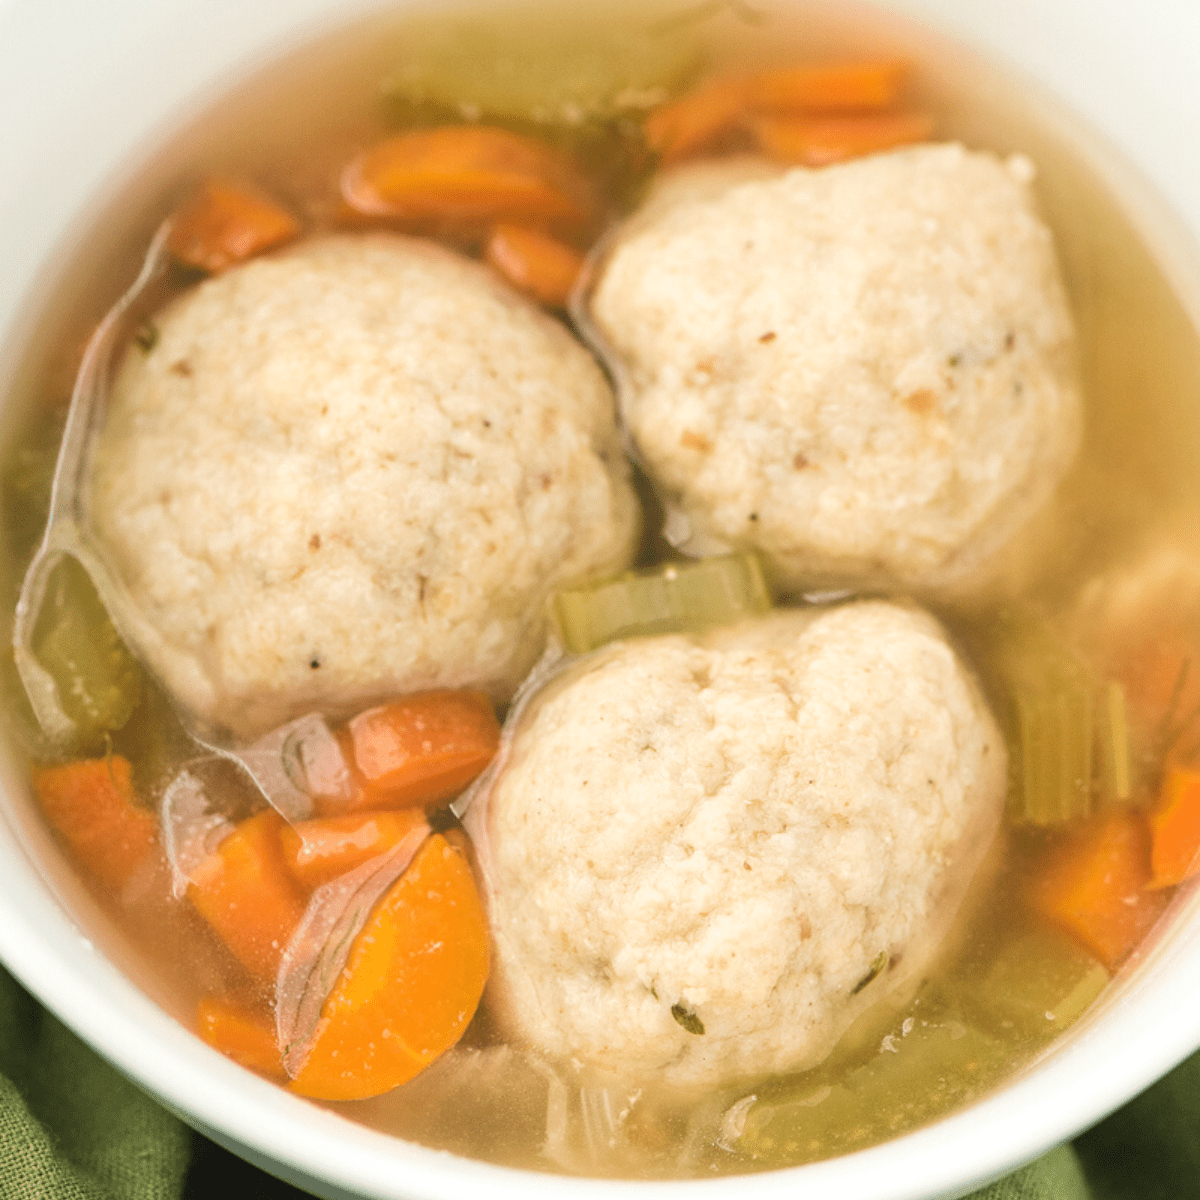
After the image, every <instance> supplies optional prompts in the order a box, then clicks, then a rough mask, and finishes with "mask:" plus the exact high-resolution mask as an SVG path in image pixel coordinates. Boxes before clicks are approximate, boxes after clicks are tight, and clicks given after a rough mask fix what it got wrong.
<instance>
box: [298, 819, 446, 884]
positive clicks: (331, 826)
mask: <svg viewBox="0 0 1200 1200" xmlns="http://www.w3.org/2000/svg"><path fill="white" fill-rule="evenodd" d="M422 830H423V831H424V832H425V833H426V834H427V833H428V832H429V825H428V824H427V823H426V821H425V814H424V813H423V812H422V811H421V810H420V809H402V810H400V811H399V812H366V813H354V814H351V815H349V816H345V817H325V818H323V819H317V820H314V821H299V822H297V823H296V824H295V825H285V826H284V828H283V830H282V831H281V835H280V836H281V837H282V840H283V858H284V861H285V862H286V863H287V865H288V869H289V870H290V871H291V873H292V875H293V877H294V878H295V880H296V882H297V883H299V884H300V886H301V887H302V888H304V890H305V891H306V892H312V891H315V890H316V889H317V888H319V887H320V886H321V885H322V884H323V883H329V882H330V881H331V880H333V879H336V878H337V877H338V876H339V875H344V874H345V873H346V872H347V871H353V870H354V868H355V867H359V866H362V864H363V863H365V862H369V861H370V860H371V859H373V858H377V857H378V856H379V855H381V854H386V853H387V851H389V850H391V849H392V848H393V847H394V846H398V845H399V844H400V843H401V842H402V841H403V840H404V839H405V838H407V837H411V836H414V835H416V834H417V831H422Z"/></svg>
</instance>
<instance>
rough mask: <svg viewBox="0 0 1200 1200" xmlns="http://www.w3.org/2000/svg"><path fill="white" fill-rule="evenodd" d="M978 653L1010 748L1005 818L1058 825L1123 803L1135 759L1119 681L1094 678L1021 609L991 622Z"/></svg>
mask: <svg viewBox="0 0 1200 1200" xmlns="http://www.w3.org/2000/svg"><path fill="white" fill-rule="evenodd" d="M984 657H985V659H986V660H987V661H988V662H989V663H990V666H991V668H992V671H993V673H994V675H995V676H996V678H997V680H998V682H999V684H1000V687H1001V693H1002V694H1001V713H1002V716H1003V717H1004V719H1005V723H1006V725H1007V727H1008V734H1009V741H1010V745H1011V748H1012V755H1011V758H1010V776H1011V778H1010V787H1009V817H1010V819H1011V820H1012V821H1013V822H1014V823H1016V824H1027V825H1037V826H1043V827H1045V826H1055V825H1064V824H1067V823H1069V822H1071V821H1075V820H1079V819H1082V818H1084V817H1087V816H1089V815H1090V814H1091V813H1092V812H1093V811H1094V809H1095V808H1096V806H1097V805H1098V804H1099V805H1113V804H1125V803H1127V802H1129V800H1130V799H1131V798H1132V796H1133V793H1134V788H1135V783H1136V780H1135V778H1134V765H1133V764H1134V761H1135V760H1134V755H1133V751H1132V749H1131V744H1130V738H1131V733H1130V724H1129V720H1128V717H1127V714H1126V708H1125V693H1124V689H1123V688H1122V687H1121V685H1120V684H1119V683H1117V682H1115V681H1111V680H1108V681H1101V680H1100V679H1099V678H1098V677H1097V676H1096V674H1095V672H1094V671H1093V670H1092V668H1091V667H1090V665H1089V664H1088V663H1087V662H1086V660H1085V659H1084V658H1083V657H1082V656H1081V655H1080V654H1079V653H1078V652H1077V651H1076V650H1075V649H1074V647H1073V646H1072V645H1071V644H1070V643H1069V642H1068V640H1067V639H1066V638H1065V637H1064V636H1063V635H1062V634H1061V633H1060V632H1059V631H1058V630H1057V629H1056V628H1055V626H1054V625H1053V624H1052V622H1050V621H1049V620H1048V619H1046V618H1045V617H1042V616H1040V615H1037V614H1035V613H1031V612H1028V611H1021V610H1019V611H1016V612H1009V613H1007V614H1005V616H1004V617H1003V618H1001V620H999V621H998V622H997V623H996V625H995V626H994V627H993V628H992V630H991V631H990V637H989V641H988V646H987V649H986V651H985V655H984Z"/></svg>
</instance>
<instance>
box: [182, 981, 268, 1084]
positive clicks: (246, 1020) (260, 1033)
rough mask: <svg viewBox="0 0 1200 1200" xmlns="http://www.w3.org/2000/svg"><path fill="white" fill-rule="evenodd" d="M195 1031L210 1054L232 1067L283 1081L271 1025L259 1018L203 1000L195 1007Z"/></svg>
mask: <svg viewBox="0 0 1200 1200" xmlns="http://www.w3.org/2000/svg"><path fill="white" fill-rule="evenodd" d="M196 1028H197V1030H198V1031H199V1033H200V1036H201V1037H202V1038H203V1039H204V1040H205V1041H206V1042H207V1043H208V1044H209V1045H210V1046H212V1047H213V1049H214V1050H220V1052H221V1053H222V1054H224V1055H225V1056H226V1057H228V1058H232V1059H233V1061H234V1062H235V1063H240V1064H241V1065H242V1066H243V1067H247V1068H249V1069H250V1070H251V1071H257V1072H258V1073H259V1074H260V1075H268V1076H270V1077H271V1078H273V1079H281V1080H282V1079H286V1078H287V1072H286V1071H284V1069H283V1056H282V1055H281V1054H280V1053H279V1044H278V1042H277V1040H276V1037H275V1023H274V1021H271V1020H269V1019H268V1018H267V1017H266V1016H264V1015H263V1014H260V1013H257V1012H255V1011H253V1010H252V1009H247V1008H243V1007H241V1006H240V1005H237V1004H230V1003H229V1001H227V1000H222V999H220V997H218V996H205V997H204V998H203V999H202V1000H201V1001H200V1003H199V1004H198V1005H197V1006H196Z"/></svg>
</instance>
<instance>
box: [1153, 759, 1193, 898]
mask: <svg viewBox="0 0 1200 1200" xmlns="http://www.w3.org/2000/svg"><path fill="white" fill-rule="evenodd" d="M1150 840H1151V849H1150V865H1151V868H1152V869H1153V872H1154V879H1153V882H1152V883H1151V885H1150V886H1151V887H1173V886H1174V885H1175V884H1177V883H1182V882H1183V881H1184V880H1185V879H1190V878H1191V877H1192V876H1193V875H1195V874H1197V873H1198V872H1200V770H1197V769H1195V768H1194V767H1178V766H1177V767H1171V768H1170V769H1169V770H1168V771H1167V776H1166V778H1165V779H1164V780H1163V786H1162V794H1161V797H1160V799H1159V803H1158V805H1157V806H1156V807H1155V809H1154V811H1153V812H1152V813H1151V814H1150Z"/></svg>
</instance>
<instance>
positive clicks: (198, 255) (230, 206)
mask: <svg viewBox="0 0 1200 1200" xmlns="http://www.w3.org/2000/svg"><path fill="white" fill-rule="evenodd" d="M299 232H300V223H299V222H298V221H297V220H296V218H295V217H293V216H292V214H291V213H289V212H288V211H287V209H285V208H281V207H280V206H279V205H278V204H276V203H275V201H274V200H271V199H270V198H268V197H267V196H264V195H263V194H262V193H261V192H259V191H257V190H256V189H254V188H250V187H247V186H246V185H245V184H240V183H232V182H230V181H228V180H225V179H210V180H209V181H208V182H207V183H206V184H205V185H204V186H203V187H202V188H200V190H199V191H197V192H196V194H195V195H194V196H192V198H191V199H190V200H189V201H188V202H187V203H186V204H185V205H184V206H183V207H182V208H181V209H180V210H179V211H178V212H177V213H176V214H175V219H174V221H173V222H172V223H171V232H170V234H169V236H168V238H167V247H168V249H169V250H170V251H171V253H172V254H173V255H174V256H175V258H177V259H178V260H179V261H180V262H182V263H185V264H187V265H188V266H191V267H199V268H200V269H201V270H202V271H209V272H212V273H216V272H218V271H225V270H228V268H230V267H232V266H235V265H236V264H237V263H240V262H245V261H246V259H248V258H253V257H254V255H256V254H261V253H262V252H263V251H264V250H269V249H270V248H271V247H272V246H278V245H280V244H281V243H283V242H287V241H290V240H291V239H292V238H294V237H295V236H296V234H298V233H299Z"/></svg>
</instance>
